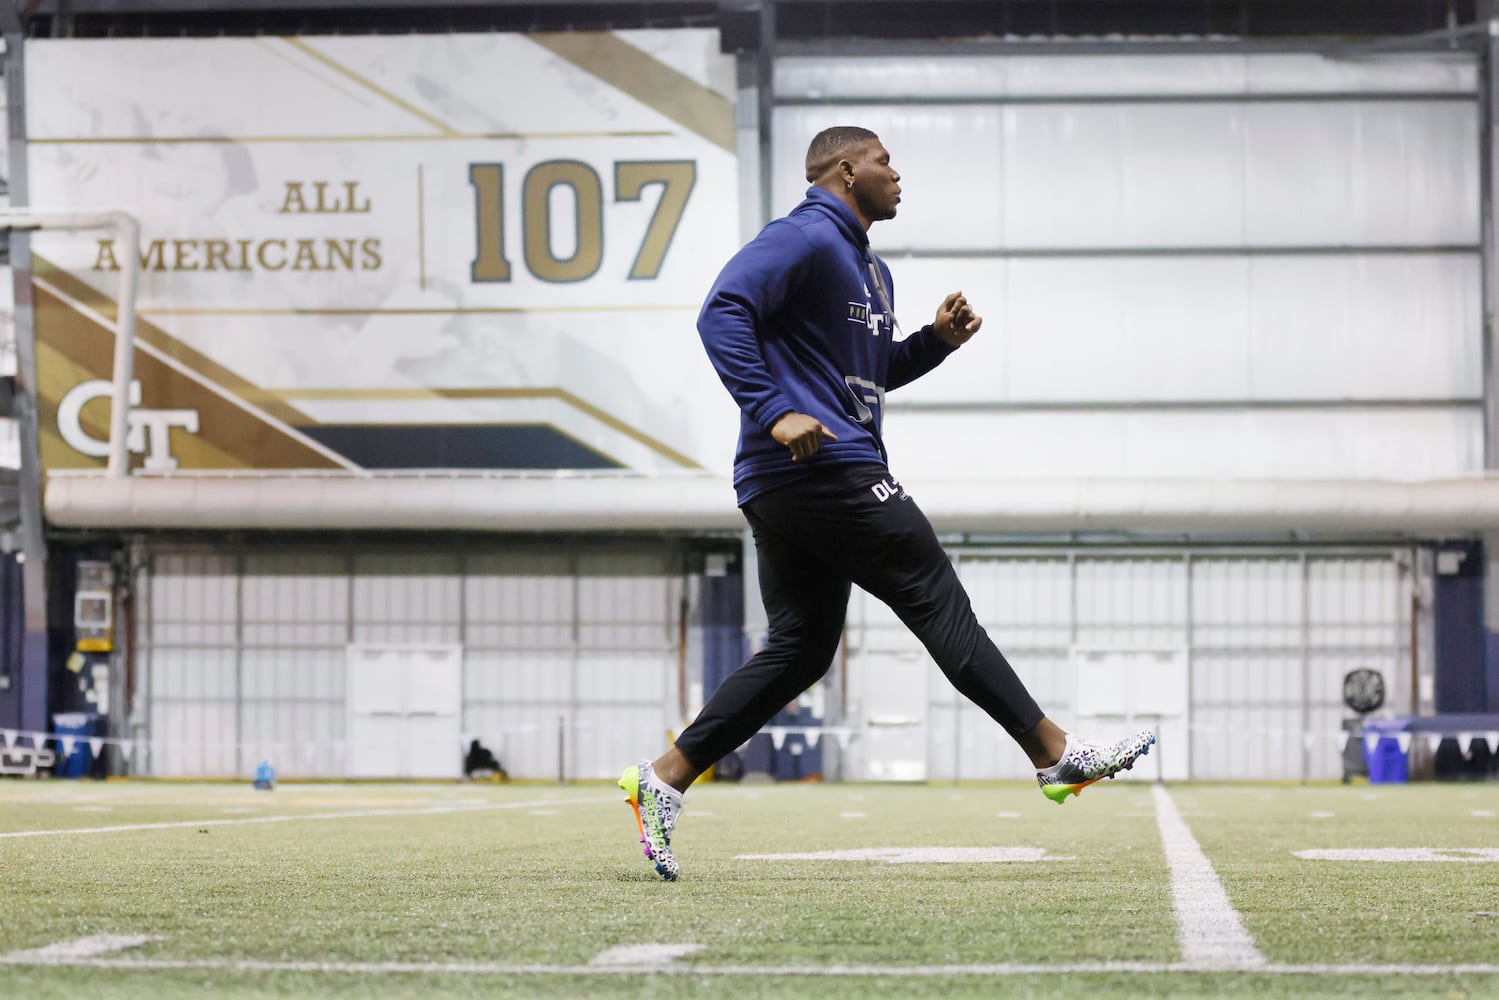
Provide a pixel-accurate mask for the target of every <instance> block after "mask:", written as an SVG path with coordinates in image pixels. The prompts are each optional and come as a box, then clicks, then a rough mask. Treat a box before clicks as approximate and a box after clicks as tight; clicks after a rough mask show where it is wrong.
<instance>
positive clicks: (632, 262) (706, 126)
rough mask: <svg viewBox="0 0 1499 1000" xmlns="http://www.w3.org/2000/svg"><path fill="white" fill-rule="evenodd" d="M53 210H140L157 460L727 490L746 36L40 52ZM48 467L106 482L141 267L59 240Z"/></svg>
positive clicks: (47, 373)
mask: <svg viewBox="0 0 1499 1000" xmlns="http://www.w3.org/2000/svg"><path fill="white" fill-rule="evenodd" d="M26 69H27V81H26V85H27V88H28V89H27V100H28V120H29V127H30V133H31V134H30V136H29V137H28V149H29V163H30V171H31V173H30V190H31V197H30V201H31V207H32V208H33V209H35V210H37V211H67V212H104V211H125V212H128V213H130V214H132V215H134V216H135V217H136V218H137V219H138V220H139V222H140V225H141V231H142V241H141V242H142V245H141V247H140V250H139V260H140V263H141V266H142V271H141V282H140V294H139V299H138V335H137V349H136V354H135V366H134V373H135V380H134V383H133V384H132V386H131V397H132V399H131V402H132V404H133V405H134V406H135V407H136V409H135V410H134V412H133V414H132V419H131V425H130V428H129V435H128V441H129V445H130V451H131V458H132V466H133V467H135V468H144V469H147V470H151V471H170V470H189V469H252V470H253V469H351V470H359V469H429V468H439V469H459V468H467V469H474V468H478V469H623V470H634V471H639V472H663V471H675V470H698V469H703V468H709V469H712V470H714V471H716V472H720V473H724V472H726V471H727V470H728V467H729V464H730V462H731V457H732V452H733V445H734V436H735V430H736V427H737V412H736V410H735V409H734V406H733V403H732V401H731V400H730V399H729V398H728V396H727V394H726V393H725V392H724V390H723V387H722V385H721V384H720V383H719V381H718V379H717V377H716V376H715V375H714V373H713V370H712V368H711V366H710V365H709V364H708V362H707V359H706V357H705V356H704V355H703V351H702V348H701V346H700V344H699V343H698V340H697V334H696V329H695V320H696V316H697V310H698V308H699V306H700V305H701V302H702V300H703V297H704V295H705V294H706V292H707V290H708V287H709V286H710V284H711V283H712V281H713V278H714V277H715V276H716V274H717V272H718V270H719V268H721V267H722V266H723V264H724V262H725V261H727V259H728V258H729V257H730V256H731V255H732V254H733V253H734V251H735V250H736V249H737V247H738V244H739V222H738V214H737V205H738V196H737V183H738V172H737V165H736V158H735V154H734V113H733V103H732V96H733V92H734V91H733V60H732V58H731V57H727V56H723V55H721V54H720V53H719V51H718V36H717V33H716V32H715V31H698V30H671V31H667V30H662V31H629V32H605V33H569V34H556V35H552V34H546V35H504V34H488V35H408V36H401V37H352V38H347V37H306V38H300V37H299V38H270V37H263V38H216V39H122V40H113V39H96V40H36V41H34V42H28V43H27V61H26ZM32 245H33V250H34V258H35V268H34V279H35V289H36V306H37V351H38V375H39V378H38V381H39V395H40V399H41V401H40V406H41V410H42V412H41V421H40V424H41V435H42V440H41V447H42V459H43V464H44V465H45V466H46V467H47V468H49V469H59V468H90V467H102V465H103V464H104V461H105V457H106V456H107V451H108V449H107V441H108V435H109V427H108V423H109V403H110V392H111V386H110V382H109V380H110V377H111V370H112V357H113V350H114V333H113V324H114V321H115V317H116V301H117V296H118V289H119V278H120V263H121V260H122V259H123V256H124V255H125V254H126V253H128V252H129V251H128V250H127V249H126V248H125V247H122V246H119V245H117V244H116V242H115V240H114V238H113V237H112V235H111V234H110V233H107V232H99V233H70V234H63V233H59V232H41V233H38V234H36V235H35V237H34V238H33V244H32Z"/></svg>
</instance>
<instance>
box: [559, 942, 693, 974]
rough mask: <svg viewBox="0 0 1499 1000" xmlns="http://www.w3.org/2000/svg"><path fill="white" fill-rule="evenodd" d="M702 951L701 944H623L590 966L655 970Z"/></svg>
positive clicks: (599, 957)
mask: <svg viewBox="0 0 1499 1000" xmlns="http://www.w3.org/2000/svg"><path fill="white" fill-rule="evenodd" d="M702 950H703V946H702V945H700V944H622V945H620V946H619V947H617V948H605V949H604V950H603V951H601V952H599V953H598V954H597V955H595V956H593V961H591V962H589V963H588V964H589V965H591V966H595V967H597V966H601V965H610V966H630V967H631V968H641V967H644V968H647V969H654V968H657V967H659V966H662V965H669V964H670V963H671V962H673V961H675V960H676V959H679V958H683V957H685V956H687V955H691V954H693V953H694V952H699V951H702Z"/></svg>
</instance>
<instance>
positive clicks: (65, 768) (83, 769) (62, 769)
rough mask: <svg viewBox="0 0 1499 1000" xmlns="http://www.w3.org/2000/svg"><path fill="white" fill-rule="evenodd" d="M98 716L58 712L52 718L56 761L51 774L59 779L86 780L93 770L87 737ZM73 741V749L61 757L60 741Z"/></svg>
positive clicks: (90, 733) (92, 729)
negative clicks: (55, 742)
mask: <svg viewBox="0 0 1499 1000" xmlns="http://www.w3.org/2000/svg"><path fill="white" fill-rule="evenodd" d="M98 723H99V716H98V715H97V714H95V713H93V712H58V713H57V714H56V715H54V716H52V734H53V736H54V737H55V738H56V740H57V753H58V760H57V766H56V767H54V768H53V769H52V773H53V774H55V775H56V776H57V777H59V778H86V777H88V775H89V772H90V771H91V770H92V769H93V764H94V752H93V751H92V750H91V749H89V745H88V741H89V737H91V736H93V735H94V728H95V726H97V725H98ZM64 739H71V740H73V749H72V750H71V751H69V752H68V755H67V756H66V757H64V756H62V749H63V748H62V741H63V740H64Z"/></svg>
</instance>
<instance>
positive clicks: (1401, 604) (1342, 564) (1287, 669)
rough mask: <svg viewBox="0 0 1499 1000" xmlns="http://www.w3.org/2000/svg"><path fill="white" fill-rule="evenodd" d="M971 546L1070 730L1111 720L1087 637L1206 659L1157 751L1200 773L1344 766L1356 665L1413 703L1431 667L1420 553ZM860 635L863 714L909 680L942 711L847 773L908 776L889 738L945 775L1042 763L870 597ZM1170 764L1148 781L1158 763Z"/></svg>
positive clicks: (980, 602)
mask: <svg viewBox="0 0 1499 1000" xmlns="http://www.w3.org/2000/svg"><path fill="white" fill-rule="evenodd" d="M955 558H956V562H957V566H958V570H959V574H960V575H961V576H962V578H963V580H964V583H965V585H966V586H967V588H968V591H969V594H970V596H971V597H972V599H973V603H974V608H975V611H976V612H977V614H978V616H979V618H980V620H981V621H982V622H983V624H984V626H985V628H987V629H988V631H989V634H990V636H991V637H992V638H993V639H994V640H995V642H996V643H997V644H998V646H999V647H1000V649H1001V650H1003V651H1004V652H1005V654H1006V656H1007V657H1008V658H1009V660H1010V662H1011V664H1012V665H1013V666H1014V667H1015V669H1016V671H1017V673H1019V675H1020V676H1021V678H1022V679H1023V680H1024V681H1025V683H1026V685H1027V687H1028V688H1029V689H1030V691H1031V693H1032V694H1033V695H1034V696H1035V697H1036V699H1037V701H1038V702H1039V703H1040V704H1041V706H1042V708H1043V710H1045V711H1046V712H1047V714H1048V715H1049V716H1050V717H1051V718H1053V719H1054V720H1055V721H1057V722H1058V723H1059V724H1061V725H1062V726H1063V727H1064V728H1069V729H1070V728H1074V727H1077V728H1079V729H1084V730H1086V729H1089V728H1090V727H1093V728H1097V726H1098V725H1099V724H1098V723H1095V722H1093V721H1091V720H1084V719H1079V718H1078V717H1077V716H1076V714H1075V712H1074V711H1073V708H1074V704H1075V702H1076V698H1077V673H1076V669H1075V666H1074V663H1073V651H1074V650H1075V649H1076V648H1078V647H1086V648H1091V649H1113V650H1122V651H1130V650H1172V651H1181V652H1182V653H1183V654H1184V655H1185V656H1186V657H1187V661H1188V664H1189V666H1190V673H1189V678H1190V679H1189V682H1188V684H1189V691H1188V698H1189V705H1190V714H1189V717H1188V718H1186V719H1180V720H1170V719H1167V720H1165V721H1163V722H1161V723H1159V725H1160V726H1161V729H1162V747H1161V750H1160V752H1159V754H1158V755H1157V757H1158V759H1165V760H1166V761H1167V763H1169V764H1171V765H1174V767H1173V770H1175V771H1176V772H1177V773H1179V774H1181V775H1183V776H1189V777H1191V778H1194V779H1228V780H1251V779H1252V780H1301V779H1327V778H1337V777H1339V776H1340V775H1341V773H1342V765H1341V751H1342V746H1343V741H1344V737H1343V736H1342V735H1341V734H1342V725H1343V720H1344V718H1345V716H1346V715H1348V713H1347V711H1346V710H1345V709H1344V707H1343V702H1342V683H1343V677H1344V675H1345V674H1346V673H1347V672H1348V671H1350V670H1352V669H1354V668H1356V667H1372V668H1374V669H1376V670H1378V671H1379V672H1380V673H1381V674H1383V675H1384V678H1385V683H1386V686H1387V689H1388V692H1389V696H1388V704H1389V705H1390V707H1391V708H1393V709H1395V710H1397V711H1408V710H1409V707H1410V706H1411V704H1412V690H1411V683H1412V676H1413V659H1412V658H1413V656H1420V657H1423V662H1422V664H1421V669H1422V670H1423V671H1424V672H1428V673H1429V671H1430V664H1429V663H1428V662H1425V661H1424V657H1425V656H1426V654H1425V653H1423V652H1422V651H1421V650H1420V649H1419V643H1417V644H1416V648H1414V649H1413V634H1412V614H1413V613H1414V612H1413V605H1412V596H1413V594H1415V593H1416V592H1417V590H1418V589H1419V588H1420V587H1421V586H1422V581H1421V580H1420V579H1418V578H1417V575H1416V574H1415V572H1414V571H1413V569H1412V567H1414V566H1416V565H1418V560H1417V559H1416V557H1415V553H1414V552H1412V551H1411V550H1409V549H1388V548H1384V549H1370V550H1338V551H1325V550H1323V551H1319V550H1294V549H1287V550H1279V551H1277V550H1263V551H1255V552H1244V551H1227V552H1225V551H1213V550H1197V551H1186V552H1179V553H1160V554H1152V553H1148V552H1143V551H1133V552H1132V551H1129V550H1120V551H1114V552H1107V553H1104V552H1098V551H1096V550H1086V549H1078V550H1071V551H1067V550H1062V551H1054V552H1049V553H1037V552H1034V551H1025V550H998V549H995V550H987V551H986V550H969V549H963V550H959V551H958V552H956V553H955ZM1428 583H1429V581H1428ZM849 646H850V650H849V664H848V670H849V681H848V687H849V691H850V692H851V703H850V706H849V712H850V718H849V721H850V722H851V723H852V724H854V725H855V726H856V727H858V726H861V725H863V723H865V722H867V721H868V718H869V716H870V714H871V713H872V712H873V713H875V714H878V713H880V712H881V711H887V710H886V709H884V708H883V707H882V706H883V705H884V702H882V701H881V699H882V698H885V697H886V694H887V693H888V692H892V691H894V692H902V694H901V696H900V697H901V699H902V700H904V701H905V703H906V704H907V705H913V704H925V706H926V711H925V713H924V715H923V713H921V712H920V711H917V710H914V709H912V710H909V711H908V712H907V713H906V715H905V716H904V717H903V718H902V719H901V720H900V723H901V727H902V728H901V736H902V738H903V739H904V744H903V746H902V747H897V748H896V750H891V749H889V746H888V743H889V741H888V739H887V740H886V742H885V744H883V745H882V744H881V743H879V742H878V741H879V740H880V738H881V730H880V727H879V726H878V725H877V726H876V727H875V730H874V732H875V742H874V743H871V742H870V741H865V743H864V744H863V745H861V744H860V743H858V742H856V743H855V744H854V745H853V746H852V747H851V748H850V751H849V756H848V759H847V761H846V765H845V776H847V777H849V778H862V777H877V778H878V777H894V776H898V775H896V774H894V773H892V772H891V770H890V768H889V766H888V764H885V765H883V766H882V765H881V763H880V761H879V760H878V759H877V757H878V754H880V753H881V752H884V753H887V754H893V753H896V752H903V753H905V754H906V755H907V757H906V759H910V758H911V757H912V756H915V757H918V758H922V759H924V760H925V761H926V763H927V767H926V769H925V775H924V776H926V777H929V778H933V779H939V780H941V779H960V780H987V779H1026V778H1028V777H1029V776H1030V774H1031V771H1030V767H1029V764H1028V763H1027V761H1026V759H1025V757H1024V755H1022V754H1021V753H1020V752H1019V750H1018V749H1017V748H1015V746H1014V744H1013V742H1012V741H1011V740H1010V739H1009V738H1008V737H1007V736H1005V734H1004V733H1003V732H1002V731H1001V730H1000V729H999V728H998V727H997V726H996V725H995V724H994V723H993V722H992V721H990V720H989V718H988V717H987V716H985V715H984V714H983V713H981V712H979V711H978V710H977V709H975V708H974V707H973V706H972V705H970V704H969V703H968V702H967V701H965V700H963V699H962V698H961V697H960V696H958V695H957V694H956V693H955V692H954V691H953V690H952V689H951V687H949V686H948V685H947V683H946V682H945V680H944V679H943V678H942V676H941V674H940V673H939V672H938V671H937V669H936V665H935V664H933V663H932V662H931V660H930V659H929V658H928V657H927V656H926V655H925V653H924V651H922V650H921V649H920V647H919V645H918V644H917V643H916V642H915V640H914V639H912V638H911V637H910V636H909V634H907V633H905V631H904V629H903V628H902V626H901V625H900V623H899V622H898V621H896V620H895V618H894V616H893V615H891V614H890V612H889V611H888V610H887V609H886V608H884V606H883V605H880V604H879V603H878V602H876V601H874V600H872V599H870V598H868V597H867V596H866V595H863V594H862V593H859V594H858V595H857V596H856V598H855V600H854V602H853V605H852V609H851V614H850V623H849ZM892 651H894V652H895V654H896V655H892ZM913 695H915V696H916V697H918V698H919V699H920V701H919V702H918V701H913V700H912V696H913ZM871 705H874V706H875V707H873V708H872V707H871ZM1138 721H1139V723H1140V724H1149V725H1156V724H1157V723H1156V721H1155V720H1150V719H1143V720H1138ZM1105 725H1107V724H1105ZM871 764H873V765H875V766H874V767H871ZM1154 765H1155V762H1152V764H1151V766H1149V767H1147V768H1145V769H1144V776H1145V777H1153V776H1154V775H1155V770H1154ZM1169 774H1170V771H1168V776H1169ZM906 776H909V777H915V776H920V775H914V774H907V775H906Z"/></svg>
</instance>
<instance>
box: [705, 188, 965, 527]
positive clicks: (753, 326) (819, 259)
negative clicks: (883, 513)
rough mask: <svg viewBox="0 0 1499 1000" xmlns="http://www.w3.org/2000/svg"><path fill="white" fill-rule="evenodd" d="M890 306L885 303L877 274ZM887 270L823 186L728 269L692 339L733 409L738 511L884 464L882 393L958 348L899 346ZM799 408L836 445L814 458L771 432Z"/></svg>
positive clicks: (826, 444) (923, 338)
mask: <svg viewBox="0 0 1499 1000" xmlns="http://www.w3.org/2000/svg"><path fill="white" fill-rule="evenodd" d="M876 267H877V268H879V276H880V279H881V280H882V281H883V282H884V283H885V288H886V290H887V292H888V293H889V294H888V299H889V301H888V302H886V303H882V302H881V300H880V296H879V291H878V289H877V287H876V286H875V284H874V280H873V277H874V272H873V270H872V268H876ZM893 304H894V286H893V285H892V284H891V280H890V269H889V268H888V267H886V266H885V262H884V261H882V260H880V259H879V258H877V257H875V256H874V255H873V253H871V251H870V249H869V236H868V234H867V233H865V231H864V227H863V226H862V225H860V223H859V220H858V217H857V216H855V215H854V213H853V211H852V210H851V209H850V208H849V207H848V206H847V205H845V204H844V203H843V202H842V201H840V200H839V199H838V198H837V196H835V195H833V194H832V193H830V192H828V191H825V190H823V189H822V188H820V187H812V188H810V189H808V191H807V197H806V200H805V201H803V202H802V203H801V204H800V205H798V206H796V208H794V209H792V211H791V214H789V215H787V216H786V217H785V218H783V219H776V220H775V221H774V222H772V223H770V224H769V225H767V226H766V227H765V228H764V229H762V230H761V231H760V235H758V236H756V237H755V238H754V239H753V240H752V241H750V243H749V244H748V245H746V246H745V247H744V248H743V249H742V250H740V251H739V252H738V253H737V254H735V255H734V257H733V259H731V260H730V261H729V262H728V264H726V265H724V269H723V271H722V272H721V273H720V274H719V276H718V280H717V281H715V282H714V283H713V289H712V291H710V292H709V293H708V300H707V301H706V302H704V303H703V309H702V312H701V313H700V314H699V315H698V319H697V330H698V334H699V335H700V336H701V337H702V338H703V346H704V347H706V348H707V350H708V357H709V358H710V359H711V360H712V362H713V367H714V368H716V369H718V376H719V378H721V379H722V380H723V384H724V385H725V386H726V387H727V388H728V390H729V394H730V395H732V396H733V397H734V401H735V402H736V403H738V404H739V411H740V419H739V450H738V453H737V454H736V455H735V457H734V489H735V492H736V493H737V495H738V500H739V504H740V506H743V505H744V504H745V503H747V502H748V501H749V500H751V499H753V498H754V497H756V496H758V495H759V494H761V493H764V492H766V491H767V490H771V489H775V488H776V487H778V486H783V485H786V484H787V483H791V482H794V481H796V480H798V479H802V478H806V477H808V476H811V475H815V474H816V472H817V470H818V468H819V467H824V468H825V467H827V466H828V465H830V464H835V463H848V462H873V463H876V464H880V465H884V464H885V463H886V457H885V445H884V442H883V440H882V439H881V437H880V422H881V419H882V417H883V411H884V403H885V393H886V392H887V391H889V390H891V389H897V388H899V387H900V386H903V385H905V384H906V383H908V382H911V381H913V380H914V379H917V378H920V377H921V376H922V375H925V374H926V373H927V372H929V371H931V370H932V369H933V368H935V367H937V365H938V364H940V363H941V362H942V360H943V359H944V358H946V357H947V356H948V355H949V354H951V353H952V352H953V350H954V348H951V347H949V346H948V345H947V344H945V343H943V341H942V339H941V338H940V337H938V336H937V334H936V333H935V332H934V331H933V329H932V327H931V326H925V327H922V328H921V330H920V331H919V332H917V333H915V334H912V335H911V336H909V337H907V338H906V339H905V340H903V341H901V342H900V343H896V342H895V339H894V336H893V334H894V328H895V322H894V317H893V316H891V315H890V314H889V313H888V312H887V311H886V310H885V308H884V307H885V305H890V306H892V308H893ZM792 411H796V412H798V413H805V414H807V415H808V416H811V417H816V418H817V419H818V420H820V421H821V422H822V425H823V426H824V427H826V428H827V429H828V430H830V431H832V432H833V433H834V434H836V435H837V436H838V440H836V441H828V440H824V441H823V443H822V447H821V448H820V449H819V450H818V452H817V453H816V454H815V455H813V456H811V457H810V458H805V459H800V460H795V461H793V459H792V457H791V449H789V448H787V447H786V446H785V445H783V444H781V443H779V442H778V441H776V439H775V438H773V437H771V436H770V429H771V428H772V427H774V426H775V424H776V421H777V420H779V419H781V418H782V417H784V416H785V415H786V414H788V413H791V412H792Z"/></svg>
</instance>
